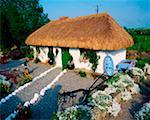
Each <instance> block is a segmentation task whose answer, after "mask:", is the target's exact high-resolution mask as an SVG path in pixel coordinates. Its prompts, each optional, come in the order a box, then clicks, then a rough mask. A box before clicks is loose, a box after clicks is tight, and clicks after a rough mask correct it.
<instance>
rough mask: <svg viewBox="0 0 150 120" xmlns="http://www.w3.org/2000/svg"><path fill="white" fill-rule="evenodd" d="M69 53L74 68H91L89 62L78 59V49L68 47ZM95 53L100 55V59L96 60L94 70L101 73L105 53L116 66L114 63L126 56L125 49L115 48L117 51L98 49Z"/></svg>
mask: <svg viewBox="0 0 150 120" xmlns="http://www.w3.org/2000/svg"><path fill="white" fill-rule="evenodd" d="M69 53H70V54H71V55H72V57H73V61H74V64H75V68H85V69H88V70H91V66H92V64H91V63H89V62H87V63H84V62H80V61H79V59H80V50H79V49H69ZM97 55H98V56H100V59H99V61H98V66H97V69H96V72H98V73H103V72H104V69H103V61H104V58H105V57H106V56H107V55H110V56H111V57H112V59H113V62H114V67H116V65H117V64H118V63H119V62H120V61H121V60H124V59H125V58H126V50H125V49H123V50H117V51H98V52H97Z"/></svg>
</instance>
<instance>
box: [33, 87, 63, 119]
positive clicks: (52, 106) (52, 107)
mask: <svg viewBox="0 0 150 120" xmlns="http://www.w3.org/2000/svg"><path fill="white" fill-rule="evenodd" d="M61 88H62V86H61V85H56V86H55V87H54V88H53V89H49V90H47V91H46V93H45V95H44V96H43V97H42V98H41V100H40V101H39V102H38V103H36V104H35V105H33V106H31V111H32V117H31V119H35V120H37V119H41V120H43V119H44V120H50V118H51V117H52V114H53V112H57V109H58V107H57V101H58V93H59V91H60V90H61Z"/></svg>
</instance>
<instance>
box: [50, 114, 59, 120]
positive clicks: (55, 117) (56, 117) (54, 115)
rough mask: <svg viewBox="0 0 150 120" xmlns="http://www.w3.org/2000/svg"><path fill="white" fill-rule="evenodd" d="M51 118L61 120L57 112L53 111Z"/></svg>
mask: <svg viewBox="0 0 150 120" xmlns="http://www.w3.org/2000/svg"><path fill="white" fill-rule="evenodd" d="M51 119H52V120H59V118H58V116H57V113H53V114H52V117H51Z"/></svg>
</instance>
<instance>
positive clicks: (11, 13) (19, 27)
mask: <svg viewBox="0 0 150 120" xmlns="http://www.w3.org/2000/svg"><path fill="white" fill-rule="evenodd" d="M0 18H1V20H0V21H1V22H0V30H1V35H0V41H1V47H2V48H10V47H11V45H14V44H16V45H18V46H20V45H24V41H25V39H26V38H27V36H28V35H29V34H31V33H32V32H33V31H34V30H36V29H37V28H39V27H41V26H42V25H44V24H46V23H47V22H49V19H48V15H47V14H44V13H43V7H42V6H41V5H40V4H39V0H1V1H0Z"/></svg>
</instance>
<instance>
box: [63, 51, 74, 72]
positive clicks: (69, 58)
mask: <svg viewBox="0 0 150 120" xmlns="http://www.w3.org/2000/svg"><path fill="white" fill-rule="evenodd" d="M72 60H73V58H72V56H71V55H70V53H69V49H68V48H62V69H63V70H64V69H68V64H69V63H70V62H71V61H72Z"/></svg>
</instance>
